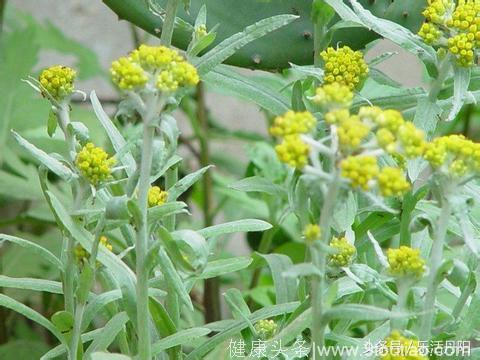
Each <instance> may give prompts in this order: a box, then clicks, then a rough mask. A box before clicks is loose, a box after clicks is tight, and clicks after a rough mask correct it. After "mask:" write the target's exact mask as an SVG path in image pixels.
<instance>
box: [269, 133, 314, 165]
mask: <svg viewBox="0 0 480 360" xmlns="http://www.w3.org/2000/svg"><path fill="white" fill-rule="evenodd" d="M275 151H276V152H277V156H278V158H279V159H280V161H281V162H284V163H285V164H288V165H290V166H292V167H294V168H298V169H301V168H303V167H304V166H305V165H306V164H307V163H308V154H309V153H310V147H309V146H308V145H307V144H305V142H303V140H302V139H301V138H300V136H298V135H287V136H285V137H284V139H283V141H282V142H281V143H280V144H278V145H277V146H275Z"/></svg>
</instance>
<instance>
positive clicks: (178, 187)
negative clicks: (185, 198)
mask: <svg viewBox="0 0 480 360" xmlns="http://www.w3.org/2000/svg"><path fill="white" fill-rule="evenodd" d="M211 167H212V166H211V165H209V166H205V167H203V168H201V169H199V170H197V171H195V172H193V173H191V174H188V175H187V176H185V177H184V178H182V179H180V180H179V181H178V182H177V183H176V184H175V185H174V186H173V187H172V188H170V189H168V200H169V201H173V200H176V199H178V197H179V196H180V195H182V194H183V193H184V192H185V191H187V190H188V189H189V188H190V187H191V186H192V185H193V184H195V183H196V182H197V181H198V180H199V179H200V178H201V177H202V176H203V174H205V172H206V171H207V170H208V169H210V168H211Z"/></svg>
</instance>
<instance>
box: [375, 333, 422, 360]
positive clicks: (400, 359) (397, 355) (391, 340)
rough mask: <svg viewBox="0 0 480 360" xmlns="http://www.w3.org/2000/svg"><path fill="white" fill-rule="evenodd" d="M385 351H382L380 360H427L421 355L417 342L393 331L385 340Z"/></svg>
mask: <svg viewBox="0 0 480 360" xmlns="http://www.w3.org/2000/svg"><path fill="white" fill-rule="evenodd" d="M384 346H385V351H382V354H384V355H382V356H381V357H380V358H381V359H382V360H427V359H428V357H427V356H424V355H423V354H422V351H423V350H421V348H420V344H419V342H418V340H415V339H409V338H407V337H405V336H403V335H402V334H401V333H400V332H399V331H398V330H394V331H392V332H391V333H390V335H389V336H388V337H387V338H385V344H384Z"/></svg>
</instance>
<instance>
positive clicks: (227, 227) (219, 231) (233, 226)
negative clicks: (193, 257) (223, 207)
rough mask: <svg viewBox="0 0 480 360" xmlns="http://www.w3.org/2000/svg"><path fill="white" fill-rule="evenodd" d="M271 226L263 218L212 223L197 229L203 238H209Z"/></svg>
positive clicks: (263, 229)
mask: <svg viewBox="0 0 480 360" xmlns="http://www.w3.org/2000/svg"><path fill="white" fill-rule="evenodd" d="M271 227H272V225H270V224H269V223H267V222H266V221H263V220H257V219H243V220H237V221H230V222H227V223H223V224H219V225H212V226H209V227H206V228H204V229H202V230H199V231H198V233H199V234H201V235H203V236H204V237H205V238H210V237H215V236H219V235H225V234H231V233H235V232H250V231H265V230H268V229H270V228H271Z"/></svg>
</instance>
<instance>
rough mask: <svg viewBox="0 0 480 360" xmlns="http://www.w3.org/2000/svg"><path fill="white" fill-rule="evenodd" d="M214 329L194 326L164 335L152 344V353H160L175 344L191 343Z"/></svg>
mask: <svg viewBox="0 0 480 360" xmlns="http://www.w3.org/2000/svg"><path fill="white" fill-rule="evenodd" d="M211 332H212V330H210V329H208V328H206V327H194V328H190V329H186V330H180V331H178V332H177V333H175V334H174V335H170V336H167V337H164V338H163V339H161V340H159V341H157V342H155V343H153V344H152V355H157V354H160V353H161V352H162V351H165V350H168V349H170V348H172V347H174V346H178V345H183V344H191V342H192V341H193V340H196V339H198V338H199V337H202V336H206V335H208V334H210V333H211Z"/></svg>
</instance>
